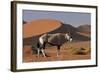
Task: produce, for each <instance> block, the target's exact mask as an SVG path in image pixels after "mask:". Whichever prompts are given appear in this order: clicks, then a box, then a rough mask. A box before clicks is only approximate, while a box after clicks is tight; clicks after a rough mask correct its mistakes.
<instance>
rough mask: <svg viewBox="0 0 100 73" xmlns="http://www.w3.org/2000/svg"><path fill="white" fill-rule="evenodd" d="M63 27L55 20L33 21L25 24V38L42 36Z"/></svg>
mask: <svg viewBox="0 0 100 73" xmlns="http://www.w3.org/2000/svg"><path fill="white" fill-rule="evenodd" d="M60 26H61V23H60V22H59V21H57V20H54V19H39V20H33V21H31V22H29V23H26V24H24V27H23V35H24V38H27V37H32V36H37V35H41V34H43V33H46V32H50V31H53V30H55V29H57V28H59V27H60Z"/></svg>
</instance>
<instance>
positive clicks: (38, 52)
mask: <svg viewBox="0 0 100 73" xmlns="http://www.w3.org/2000/svg"><path fill="white" fill-rule="evenodd" d="M37 56H38V58H39V56H40V49H39V48H38V50H37Z"/></svg>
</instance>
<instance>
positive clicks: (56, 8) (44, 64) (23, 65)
mask: <svg viewBox="0 0 100 73" xmlns="http://www.w3.org/2000/svg"><path fill="white" fill-rule="evenodd" d="M23 9H27V10H28V9H29V10H46V11H65V12H84V13H91V35H93V36H91V44H94V45H91V47H92V49H91V59H90V60H75V61H53V62H36V63H33V62H30V63H23V62H22V57H23V54H22V52H23V49H22V48H23V47H22V44H23V41H22V33H23V32H22V21H23V20H22V10H23ZM95 11H96V10H95V9H93V8H81V7H67V6H66V7H59V6H49V5H48V6H44V5H28V4H17V69H32V68H33V69H35V68H51V67H63V66H66V67H68V66H82V65H95V63H96V62H95V61H96V60H95V59H96V43H95V42H96V40H95V38H96V33H95V32H96V29H95V27H96V24H95V23H96V18H95V17H96V14H95V13H96V12H95Z"/></svg>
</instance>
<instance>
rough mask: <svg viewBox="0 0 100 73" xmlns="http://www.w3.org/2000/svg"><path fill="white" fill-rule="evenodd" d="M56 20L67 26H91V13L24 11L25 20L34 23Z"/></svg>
mask: <svg viewBox="0 0 100 73" xmlns="http://www.w3.org/2000/svg"><path fill="white" fill-rule="evenodd" d="M46 18H47V19H56V20H59V21H61V22H63V23H65V24H71V25H72V26H75V27H77V26H80V25H83V24H89V25H90V24H91V14H90V13H82V12H81V13H79V12H60V11H59V12H56V11H38V10H23V20H24V21H32V20H36V19H46Z"/></svg>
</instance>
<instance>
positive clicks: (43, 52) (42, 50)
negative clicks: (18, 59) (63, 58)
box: [41, 49, 46, 57]
mask: <svg viewBox="0 0 100 73" xmlns="http://www.w3.org/2000/svg"><path fill="white" fill-rule="evenodd" d="M41 52H42V54H43V56H44V57H46V55H45V51H44V49H41Z"/></svg>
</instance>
